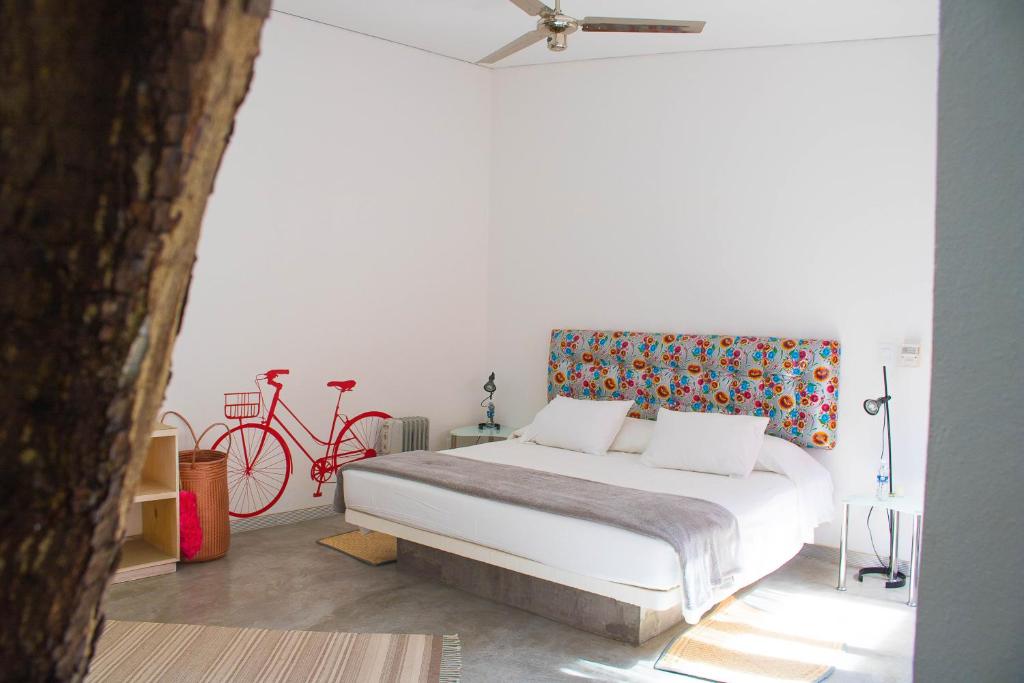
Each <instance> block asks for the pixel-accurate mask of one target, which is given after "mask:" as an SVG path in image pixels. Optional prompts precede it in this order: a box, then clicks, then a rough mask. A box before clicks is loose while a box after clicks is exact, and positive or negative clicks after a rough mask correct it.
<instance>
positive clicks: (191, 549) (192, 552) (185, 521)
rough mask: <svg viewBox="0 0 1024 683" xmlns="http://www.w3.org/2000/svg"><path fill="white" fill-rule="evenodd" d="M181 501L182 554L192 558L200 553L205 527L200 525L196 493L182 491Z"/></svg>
mask: <svg viewBox="0 0 1024 683" xmlns="http://www.w3.org/2000/svg"><path fill="white" fill-rule="evenodd" d="M178 496H179V502H180V506H179V507H180V510H181V512H180V530H181V554H182V556H183V557H184V558H185V559H186V560H190V559H192V558H193V557H195V556H196V555H197V554H198V553H199V549H200V548H201V547H202V546H203V527H201V526H200V525H199V509H198V507H197V505H196V494H195V493H193V492H192V491H182V492H181V493H180V494H178Z"/></svg>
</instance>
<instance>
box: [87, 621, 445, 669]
mask: <svg viewBox="0 0 1024 683" xmlns="http://www.w3.org/2000/svg"><path fill="white" fill-rule="evenodd" d="M461 665H462V660H461V646H460V644H459V637H458V636H428V635H394V634H387V633H323V632H315V631H270V630H267V629H262V628H227V627H224V626H193V625H188V624H152V623H148V622H141V621H108V622H107V623H106V628H105V629H104V631H103V635H102V636H101V637H100V640H99V643H98V645H97V647H96V656H95V657H94V658H93V661H92V665H91V667H90V669H89V675H88V677H87V678H86V681H88V683H101V682H105V681H109V682H114V681H118V682H120V681H133V683H149V682H160V683H172V682H173V683H186V682H187V683H192V682H193V681H195V682H198V681H203V682H206V683H221V682H222V681H246V682H247V683H248V682H249V681H275V682H281V683H285V682H287V683H292V682H293V681H294V682H298V681H309V682H313V681H316V682H317V683H327V682H328V681H330V682H332V683H333V682H334V681H353V682H356V681H358V682H360V683H362V682H363V681H367V682H372V681H394V682H396V683H397V682H399V681H400V682H402V683H405V682H406V681H409V682H416V683H427V682H429V683H435V682H438V681H439V682H441V683H454V682H457V681H458V680H459V675H460V670H461Z"/></svg>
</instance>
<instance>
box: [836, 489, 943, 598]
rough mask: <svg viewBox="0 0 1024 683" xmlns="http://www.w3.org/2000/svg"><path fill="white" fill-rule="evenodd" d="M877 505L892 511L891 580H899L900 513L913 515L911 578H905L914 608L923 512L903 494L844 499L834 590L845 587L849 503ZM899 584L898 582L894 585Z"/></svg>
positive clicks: (919, 566) (919, 506) (913, 500)
mask: <svg viewBox="0 0 1024 683" xmlns="http://www.w3.org/2000/svg"><path fill="white" fill-rule="evenodd" d="M851 505H858V506H860V507H876V508H879V509H882V510H891V511H892V513H893V534H892V539H891V541H890V543H889V577H888V581H889V582H890V583H893V582H896V581H899V580H900V578H901V577H902V575H901V574H900V573H899V557H898V555H899V550H898V548H899V541H900V514H901V513H902V514H909V515H913V516H914V524H913V530H912V534H913V535H912V536H911V541H910V577H909V578H908V579H907V581H908V587H909V591H908V595H907V604H908V605H910V606H911V607H913V606H914V605H916V604H917V587H918V582H917V579H918V574H919V573H920V569H921V522H922V517H923V514H924V507H923V506H922V504H921V502H920V501H919V500H917V499H915V498H908V497H906V496H890V497H888V498H878V497H876V496H871V495H866V496H851V497H849V498H847V499H846V500H844V501H843V530H842V532H841V534H840V536H839V581H838V582H837V583H836V590H839V591H844V590H846V550H847V548H846V538H847V535H848V533H849V530H850V506H851ZM899 585H901V584H899V583H897V584H896V586H899Z"/></svg>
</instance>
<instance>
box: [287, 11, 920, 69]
mask: <svg viewBox="0 0 1024 683" xmlns="http://www.w3.org/2000/svg"><path fill="white" fill-rule="evenodd" d="M547 4H549V5H553V4H554V0H548V2H547ZM274 9H276V10H279V11H282V12H287V13H289V14H296V15H298V16H301V17H305V18H307V19H314V20H316V21H321V22H324V23H327V24H332V25H334V26H338V27H341V28H346V29H350V30H353V31H358V32H360V33H365V34H368V35H371V36H376V37H378V38H384V39H385V40H390V41H394V42H396V43H402V44H404V45H410V46H413V47H417V48H421V49H423V50H428V51H430V52H435V53H438V54H441V55H445V56H448V57H453V58H455V59H461V60H463V61H467V62H475V61H476V60H478V59H480V58H481V57H483V56H485V55H487V54H489V53H491V52H493V51H494V50H496V49H497V48H499V47H501V46H502V45H504V44H505V43H507V42H509V41H511V40H512V39H513V38H516V37H518V36H519V35H521V34H523V33H526V32H527V31H530V30H532V29H533V28H534V25H535V23H536V18H534V17H531V16H529V15H527V14H525V13H524V12H523V11H522V10H520V9H519V8H517V7H516V6H515V5H513V4H512V3H511V2H509V0H379V1H376V2H372V1H370V0H274ZM562 11H563V12H564V13H566V14H569V15H570V16H574V17H576V18H579V19H582V18H583V17H584V16H612V17H614V16H628V17H640V18H644V19H650V18H654V19H687V20H703V21H706V22H707V25H706V26H705V27H704V32H703V33H702V34H699V35H686V34H683V35H657V34H646V35H644V34H641V35H636V34H621V33H611V34H597V33H583V32H582V31H579V32H577V33H575V34H573V35H571V36H569V49H568V50H567V51H565V52H563V53H560V54H559V53H555V52H550V51H549V50H548V49H547V47H546V46H545V45H544V43H543V42H541V43H537V44H536V45H533V46H532V47H529V48H527V49H525V50H523V51H522V52H520V53H518V54H516V55H513V56H512V57H509V58H507V59H505V60H503V61H502V62H500V63H499V64H497V65H496V66H497V67H498V68H502V67H509V66H522V65H525V64H542V63H548V62H565V61H574V60H579V59H598V58H602V57H625V56H629V55H647V54H658V53H663V52H689V51H693V50H718V49H723V48H736V47H754V46H763V45H790V44H795V43H820V42H831V41H836V40H862V39H870V38H893V37H898V36H918V35H926V34H934V33H936V32H937V30H938V0H775V1H774V2H772V1H770V0H563V3H562Z"/></svg>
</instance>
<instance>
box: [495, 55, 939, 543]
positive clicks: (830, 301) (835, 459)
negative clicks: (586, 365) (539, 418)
mask: <svg viewBox="0 0 1024 683" xmlns="http://www.w3.org/2000/svg"><path fill="white" fill-rule="evenodd" d="M935 81H936V41H935V39H934V38H933V37H931V38H910V39H897V40H880V41H871V42H856V43H836V44H826V45H810V46H798V47H784V48H767V49H752V50H728V51H717V52H705V53H690V54H681V55H665V56H657V57H642V58H631V59H618V60H605V61H593V62H576V63H567V64H562V65H547V66H539V67H524V68H515V69H507V70H501V71H497V72H496V73H495V84H494V104H493V116H494V154H493V157H492V160H491V164H492V166H491V168H492V195H491V236H490V247H489V248H490V269H491V272H490V278H491V279H490V284H491V290H490V295H489V317H488V326H487V330H488V346H487V348H488V358H489V360H490V362H491V363H492V364H493V365H494V366H495V370H496V371H497V374H498V386H499V393H498V395H497V397H496V398H497V401H498V408H499V413H500V415H499V417H501V419H502V421H503V422H508V423H512V424H519V423H524V422H527V421H529V419H530V417H531V415H532V414H533V412H535V411H536V410H537V409H538V408H539V407H541V405H543V403H544V401H545V388H546V376H545V359H546V351H547V341H548V334H549V331H550V329H551V328H552V327H565V326H570V327H583V328H626V329H639V330H650V331H661V330H664V331H678V332H703V333H730V334H753V335H782V336H803V337H815V338H821V337H824V338H837V339H839V340H840V341H841V342H842V344H843V360H842V384H841V387H842V398H841V401H840V425H839V429H840V433H839V446H838V447H837V448H836V449H835V450H834V451H832V452H818V453H816V457H817V458H818V459H819V460H820V461H821V462H822V463H824V464H825V465H826V466H827V467H828V469H829V470H830V471H831V472H832V474H833V477H834V479H835V482H836V487H837V499H838V498H841V497H843V496H846V495H849V494H851V493H855V492H862V491H870V490H872V489H873V479H874V472H875V469H876V468H877V463H878V454H879V447H880V430H881V426H882V421H881V419H880V418H872V417H869V416H867V415H866V414H865V413H864V412H863V410H861V408H860V403H861V401H863V399H865V398H867V397H875V396H878V395H880V394H881V376H880V375H881V368H880V363H879V362H878V356H877V346H878V342H879V341H883V340H903V339H916V340H919V341H922V342H923V343H924V349H925V358H924V359H923V362H922V364H921V367H919V368H914V369H902V368H900V369H896V370H894V371H893V372H892V374H891V393H892V394H893V395H894V396H895V399H894V402H893V405H892V409H893V413H894V423H895V431H894V434H893V437H894V441H895V445H894V453H895V464H894V472H895V476H896V479H897V484H902V485H903V486H905V488H906V490H907V492H908V493H914V494H919V493H920V492H921V489H922V486H923V484H922V482H923V476H924V462H925V439H926V434H927V417H928V391H929V362H928V352H929V351H930V328H931V308H932V305H931V281H932V247H933V240H934V228H933V216H934V168H935V151H934V147H935V87H936V86H935ZM837 519H838V510H837ZM851 524H852V531H851V546H852V547H853V548H854V549H858V550H865V551H866V550H869V549H870V545H869V543H868V541H867V535H866V532H865V525H864V511H862V510H861V511H857V512H856V514H854V515H852V516H851ZM875 528H876V539H878V541H879V543H880V544H881V545H884V541H883V540H882V538H883V535H882V532H883V526H882V525H881V524H878V525H877V526H876V527H875ZM905 528H906V529H909V527H905ZM906 536H907V537H909V534H907V535H906ZM817 540H818V542H820V543H826V544H831V545H837V544H838V524H834V525H832V526H830V527H828V528H823V529H822V530H819V536H818V539H817ZM882 551H883V552H884V548H882ZM904 556H906V554H904Z"/></svg>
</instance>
